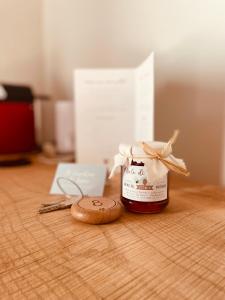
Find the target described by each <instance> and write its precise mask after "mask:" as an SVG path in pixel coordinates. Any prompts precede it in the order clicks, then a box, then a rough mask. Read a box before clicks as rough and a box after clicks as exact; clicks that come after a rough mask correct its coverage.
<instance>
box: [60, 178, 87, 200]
mask: <svg viewBox="0 0 225 300" xmlns="http://www.w3.org/2000/svg"><path fill="white" fill-rule="evenodd" d="M62 180H65V181H68V182H70V183H72V184H73V185H74V186H75V187H76V188H77V189H78V191H79V192H80V195H81V199H82V198H83V197H84V193H83V192H82V189H81V188H80V186H79V185H78V184H77V183H76V182H75V181H74V180H72V179H69V178H66V177H58V178H57V179H56V183H57V185H58V187H59V189H60V190H61V192H62V193H63V194H64V196H65V197H66V198H68V199H71V197H72V196H71V195H69V194H68V193H67V192H66V191H65V190H64V188H63V187H62V184H61V183H60V181H62ZM81 199H79V200H81Z"/></svg>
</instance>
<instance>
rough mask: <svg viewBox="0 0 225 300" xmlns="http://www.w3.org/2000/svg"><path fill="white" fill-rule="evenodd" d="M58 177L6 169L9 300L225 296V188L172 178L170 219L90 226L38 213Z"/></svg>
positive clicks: (3, 227)
mask: <svg viewBox="0 0 225 300" xmlns="http://www.w3.org/2000/svg"><path fill="white" fill-rule="evenodd" d="M54 170H55V168H53V167H48V166H45V165H38V164H34V165H32V166H27V167H18V168H8V169H1V170H0V204H1V210H0V218H1V223H0V248H1V251H0V299H1V300H2V299H19V300H20V299H79V300H82V299H138V300H139V299H141V300H142V299H173V300H175V299H179V300H180V299H202V300H205V299H215V300H218V299H225V197H224V195H225V193H224V190H222V189H219V188H217V187H214V186H200V185H195V184H191V183H189V182H188V181H187V180H185V181H183V179H182V180H181V179H179V181H178V178H175V179H174V178H172V180H171V181H172V188H171V195H170V205H169V207H168V208H167V209H166V210H165V212H164V213H161V214H157V215H140V214H132V213H128V212H124V214H123V216H122V217H121V219H119V220H118V221H116V222H114V223H112V224H107V225H98V226H97V225H88V224H83V223H79V222H78V221H75V220H74V219H72V217H71V215H70V210H69V209H67V210H63V211H57V212H53V213H49V214H45V215H39V214H38V213H37V211H38V207H39V205H40V203H42V202H44V201H46V202H47V201H50V200H51V199H52V196H49V195H48V191H49V188H50V184H51V181H52V178H53V174H54ZM106 195H113V196H114V197H119V184H118V182H117V180H114V181H113V182H111V184H110V185H108V186H107V188H106Z"/></svg>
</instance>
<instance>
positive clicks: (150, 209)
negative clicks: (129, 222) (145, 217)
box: [121, 197, 169, 214]
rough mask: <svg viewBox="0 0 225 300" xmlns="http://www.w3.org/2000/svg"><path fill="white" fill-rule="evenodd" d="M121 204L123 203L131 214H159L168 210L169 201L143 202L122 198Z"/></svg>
mask: <svg viewBox="0 0 225 300" xmlns="http://www.w3.org/2000/svg"><path fill="white" fill-rule="evenodd" d="M121 202H122V203H123V205H124V207H125V208H126V209H127V210H128V211H130V212H133V213H141V214H157V213H160V212H161V211H162V210H164V209H165V208H166V206H167V205H168V203H169V200H168V199H165V200H163V201H157V202H141V201H134V200H129V199H127V198H124V197H121Z"/></svg>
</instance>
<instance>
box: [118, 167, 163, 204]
mask: <svg viewBox="0 0 225 300" xmlns="http://www.w3.org/2000/svg"><path fill="white" fill-rule="evenodd" d="M122 196H123V197H124V198H127V199H130V200H134V201H140V202H156V201H162V200H165V199H167V175H165V176H164V177H162V178H161V179H159V180H157V181H155V182H154V183H151V182H147V177H146V172H145V168H144V166H128V167H127V168H126V169H125V171H124V173H123V181H122Z"/></svg>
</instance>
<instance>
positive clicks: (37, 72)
mask: <svg viewBox="0 0 225 300" xmlns="http://www.w3.org/2000/svg"><path fill="white" fill-rule="evenodd" d="M42 50H43V49H42V0H29V1H28V0H16V1H15V0H0V82H11V83H20V84H31V85H32V86H33V87H34V89H35V91H36V92H39V93H40V92H42V90H43V51H42Z"/></svg>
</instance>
